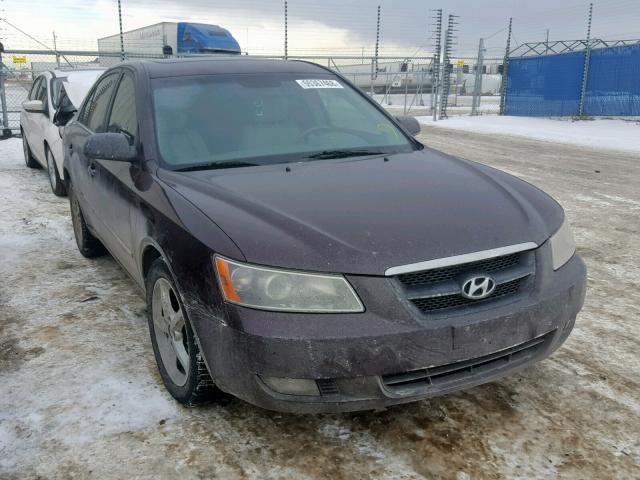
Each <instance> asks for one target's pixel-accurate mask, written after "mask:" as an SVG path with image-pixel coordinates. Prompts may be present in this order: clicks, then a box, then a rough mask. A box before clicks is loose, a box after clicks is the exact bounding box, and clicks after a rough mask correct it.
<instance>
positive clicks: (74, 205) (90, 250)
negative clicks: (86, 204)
mask: <svg viewBox="0 0 640 480" xmlns="http://www.w3.org/2000/svg"><path fill="white" fill-rule="evenodd" d="M68 190H69V206H70V208H71V222H72V224H73V234H74V236H75V237H76V245H78V250H80V253H81V254H82V256H83V257H86V258H94V257H100V256H102V255H104V254H106V253H107V250H106V248H104V245H102V243H101V242H100V240H98V239H97V238H96V237H94V236H93V235H92V234H91V232H90V231H89V228H88V227H87V223H86V222H85V221H84V215H83V214H82V209H81V208H80V203H79V202H78V198H77V197H76V194H75V192H74V190H73V185H72V184H71V182H69V187H68Z"/></svg>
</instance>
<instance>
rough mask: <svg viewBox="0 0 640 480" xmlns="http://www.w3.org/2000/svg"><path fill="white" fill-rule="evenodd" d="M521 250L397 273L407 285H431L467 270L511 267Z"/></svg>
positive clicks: (515, 262)
mask: <svg viewBox="0 0 640 480" xmlns="http://www.w3.org/2000/svg"><path fill="white" fill-rule="evenodd" d="M521 256H522V252H518V253H512V254H511V255H504V256H503V257H496V258H489V259H487V260H481V261H479V262H471V263H464V264H462V265H452V266H450V267H443V268H434V269H433V270H424V271H422V272H414V273H404V274H402V275H398V280H400V283H402V284H403V285H405V286H407V287H418V286H425V285H431V284H433V283H438V282H444V281H446V280H451V279H452V278H454V277H456V276H457V275H458V274H460V273H462V272H465V271H468V270H475V269H477V270H480V271H483V272H486V273H492V272H496V271H499V270H504V269H505V268H510V267H513V266H514V265H517V264H518V262H519V261H520V257H521Z"/></svg>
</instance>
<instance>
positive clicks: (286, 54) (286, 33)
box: [284, 1, 289, 60]
mask: <svg viewBox="0 0 640 480" xmlns="http://www.w3.org/2000/svg"><path fill="white" fill-rule="evenodd" d="M287 7H288V5H287V2H286V1H285V2H284V59H285V60H287V59H288V58H289V45H288V43H289V30H288V28H289V25H288V20H289V18H288V8H287Z"/></svg>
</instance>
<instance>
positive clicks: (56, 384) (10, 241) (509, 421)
mask: <svg viewBox="0 0 640 480" xmlns="http://www.w3.org/2000/svg"><path fill="white" fill-rule="evenodd" d="M442 123H444V122H442ZM420 139H421V140H422V141H423V142H425V143H426V144H427V145H430V146H433V147H435V148H440V149H442V150H445V151H447V153H452V154H457V155H461V156H464V157H466V158H469V159H471V160H476V161H480V162H484V163H487V164H489V165H492V166H495V167H498V168H502V169H507V170H508V171H511V172H515V173H517V174H519V175H520V176H522V177H523V178H524V179H525V180H528V181H530V182H532V183H534V184H536V185H539V186H541V187H543V188H544V189H545V190H547V191H548V192H549V193H551V194H552V195H553V196H555V197H556V198H557V199H558V200H559V201H560V202H561V203H562V204H563V205H564V206H565V208H566V209H567V211H568V214H569V218H570V219H572V220H573V226H574V229H575V234H576V240H577V242H578V245H579V251H580V254H581V255H582V256H583V258H584V259H585V261H586V263H587V265H588V269H589V292H588V294H587V301H586V305H585V308H584V310H583V312H582V313H581V314H580V315H579V317H578V320H577V324H576V328H575V330H574V332H573V333H572V335H571V336H570V337H569V339H568V341H567V343H566V345H565V346H563V347H562V348H561V349H560V350H558V351H557V352H556V353H554V354H553V355H552V356H551V358H549V359H547V360H544V361H542V362H539V363H537V364H536V365H533V366H531V367H529V368H526V369H524V370H522V371H521V372H517V373H514V374H512V375H510V376H508V377H506V378H503V379H501V380H499V381H495V382H492V383H489V384H486V385H482V386H479V387H475V388H471V389H468V390H466V391H463V392H458V393H455V394H451V395H446V396H443V397H437V398H433V399H430V400H425V401H422V402H416V403H413V404H409V405H402V406H398V407H393V408H390V409H387V410H385V411H380V412H360V413H353V414H343V415H287V414H278V413H274V412H267V411H264V410H261V409H259V408H256V407H252V406H251V405H248V404H246V403H244V402H241V401H235V402H232V403H231V404H230V405H228V406H225V407H222V406H219V405H208V406H203V407H200V408H197V409H187V408H183V407H181V406H179V405H177V404H176V402H175V401H173V399H172V398H171V396H170V395H169V394H168V393H167V392H166V390H165V389H164V387H163V386H162V382H161V379H160V377H159V375H158V372H157V368H156V365H155V361H154V358H153V353H152V350H151V346H150V340H149V333H148V331H147V325H146V318H145V304H144V301H143V299H142V297H141V295H140V292H139V291H138V290H137V288H136V286H135V285H134V284H133V282H132V281H131V280H129V278H128V277H127V276H126V274H125V273H124V272H123V271H122V270H121V269H120V267H119V266H118V265H117V264H116V263H115V262H114V261H113V259H111V258H110V257H109V256H105V257H101V258H98V259H93V260H88V259H85V258H83V257H82V256H81V255H80V254H79V253H78V251H77V248H76V246H75V243H74V239H73V232H72V228H71V221H70V219H69V205H68V201H67V199H64V198H57V197H55V196H53V195H52V194H51V191H50V188H49V184H48V180H47V176H46V175H45V173H44V171H43V170H31V169H28V168H26V167H25V165H24V160H23V157H22V151H21V146H20V140H19V139H13V140H7V141H0V478H2V479H5V478H6V479H23V478H43V479H45V478H46V479H57V478H60V479H67V478H100V479H104V480H111V479H121V478H137V479H157V478H181V479H184V480H190V479H202V478H207V479H208V478H222V479H225V480H226V479H229V480H234V479H252V478H260V479H263V478H264V479H267V480H276V479H316V478H317V479H329V478H330V479H332V480H345V479H349V480H350V479H369V478H371V479H389V480H391V479H393V480H396V479H405V480H409V479H416V480H417V479H432V478H441V479H454V478H457V479H466V478H638V477H640V440H639V438H638V432H639V431H640V378H639V376H638V372H639V371H640V364H639V361H640V360H639V357H638V347H639V343H638V338H640V324H639V323H638V318H640V293H639V292H640V261H639V259H640V247H639V245H638V242H637V241H636V239H637V237H638V235H639V234H640V225H639V224H638V222H637V218H638V214H639V213H640V191H638V188H637V179H638V177H639V176H640V165H638V162H637V158H636V156H635V155H624V154H611V153H603V152H602V151H600V152H596V151H594V150H588V149H577V148H575V147H567V146H564V145H550V144H546V143H544V142H532V141H526V142H524V141H522V140H521V139H517V138H507V137H497V138H495V139H494V138H491V137H487V136H481V135H473V134H468V133H459V132H453V131H450V130H445V129H440V128H431V127H425V132H424V133H423V135H422V136H421V137H420Z"/></svg>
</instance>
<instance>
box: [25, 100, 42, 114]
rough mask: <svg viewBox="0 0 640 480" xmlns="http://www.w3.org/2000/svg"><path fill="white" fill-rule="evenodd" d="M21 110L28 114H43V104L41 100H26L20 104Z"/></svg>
mask: <svg viewBox="0 0 640 480" xmlns="http://www.w3.org/2000/svg"><path fill="white" fill-rule="evenodd" d="M22 108H24V110H25V112H29V113H44V102H43V101H42V100H27V101H25V102H22Z"/></svg>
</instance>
